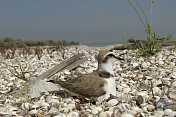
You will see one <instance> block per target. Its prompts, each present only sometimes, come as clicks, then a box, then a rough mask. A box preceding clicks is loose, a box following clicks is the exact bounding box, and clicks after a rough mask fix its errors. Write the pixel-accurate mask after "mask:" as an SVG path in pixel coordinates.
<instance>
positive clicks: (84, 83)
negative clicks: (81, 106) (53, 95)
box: [58, 74, 105, 97]
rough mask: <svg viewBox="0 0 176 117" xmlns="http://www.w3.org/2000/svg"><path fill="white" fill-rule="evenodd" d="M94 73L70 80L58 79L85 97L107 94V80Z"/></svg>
mask: <svg viewBox="0 0 176 117" xmlns="http://www.w3.org/2000/svg"><path fill="white" fill-rule="evenodd" d="M93 75H94V76H92V77H90V75H89V77H88V76H87V75H85V76H82V77H78V78H74V79H72V80H69V81H58V84H59V85H60V86H61V87H63V88H65V89H67V90H69V91H71V92H74V93H76V94H79V95H82V96H85V97H99V96H101V95H103V94H105V91H104V89H103V86H104V83H105V81H104V80H103V79H101V78H100V77H96V75H95V74H93Z"/></svg>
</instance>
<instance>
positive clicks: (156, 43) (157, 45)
mask: <svg viewBox="0 0 176 117" xmlns="http://www.w3.org/2000/svg"><path fill="white" fill-rule="evenodd" d="M127 1H128V3H129V4H130V6H132V8H133V9H134V11H135V12H136V14H137V17H138V19H139V20H140V22H141V23H142V24H143V26H144V27H145V32H146V33H147V40H145V41H141V42H138V41H136V40H135V38H134V37H131V38H130V39H129V40H133V41H134V42H135V44H136V47H137V48H138V49H139V51H138V53H139V54H140V55H142V56H150V55H154V54H155V53H156V52H158V51H160V50H161V47H162V43H163V42H165V41H168V40H170V39H171V38H173V35H171V34H170V35H168V36H166V37H160V36H159V35H157V34H156V33H155V32H153V31H152V11H153V9H152V8H153V4H154V0H151V19H150V24H149V23H148V20H147V16H146V15H145V13H144V11H143V9H142V7H141V6H140V4H139V3H138V1H137V0H135V3H136V5H137V6H138V7H139V9H140V10H141V12H142V14H143V16H144V18H145V22H144V20H143V19H142V17H141V15H140V14H139V12H138V10H137V8H136V7H135V6H134V5H133V4H132V3H131V2H130V0H127Z"/></svg>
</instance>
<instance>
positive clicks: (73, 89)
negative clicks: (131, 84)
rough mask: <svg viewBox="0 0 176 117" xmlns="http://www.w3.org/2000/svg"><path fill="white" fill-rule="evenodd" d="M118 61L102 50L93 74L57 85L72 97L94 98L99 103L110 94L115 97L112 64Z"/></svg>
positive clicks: (112, 55) (59, 82)
mask: <svg viewBox="0 0 176 117" xmlns="http://www.w3.org/2000/svg"><path fill="white" fill-rule="evenodd" d="M116 59H118V60H123V59H122V58H120V57H117V56H116V55H115V53H114V52H112V51H110V50H102V51H100V52H99V55H98V56H97V60H98V69H97V70H96V71H95V72H92V73H89V74H85V75H82V76H80V77H77V78H73V79H71V80H68V81H57V83H58V84H59V85H60V86H61V87H62V88H63V89H64V90H65V91H66V92H68V93H69V94H70V95H72V96H83V97H87V98H96V99H97V100H99V101H103V100H104V99H108V98H109V96H110V94H112V95H116V85H115V76H114V72H113V67H112V64H113V63H114V62H115V61H116Z"/></svg>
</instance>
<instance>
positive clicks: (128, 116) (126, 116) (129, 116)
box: [121, 113, 135, 117]
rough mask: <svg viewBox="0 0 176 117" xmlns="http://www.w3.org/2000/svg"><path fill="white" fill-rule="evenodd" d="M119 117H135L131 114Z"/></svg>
mask: <svg viewBox="0 0 176 117" xmlns="http://www.w3.org/2000/svg"><path fill="white" fill-rule="evenodd" d="M121 117H135V116H134V115H132V114H126V113H124V114H122V115H121Z"/></svg>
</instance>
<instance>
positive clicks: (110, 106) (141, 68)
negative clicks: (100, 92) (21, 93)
mask: <svg viewBox="0 0 176 117" xmlns="http://www.w3.org/2000/svg"><path fill="white" fill-rule="evenodd" d="M78 48H79V49H76V48H74V47H68V48H67V50H66V53H65V57H66V59H68V58H70V57H72V56H74V55H75V54H77V53H83V54H84V55H85V56H86V57H88V61H87V62H84V63H83V64H81V65H80V67H78V68H77V69H74V70H72V71H67V70H64V71H63V72H60V73H57V74H55V75H54V77H55V78H54V79H56V81H57V80H66V79H65V78H66V76H67V75H69V76H73V77H77V76H79V75H81V74H85V73H90V72H92V71H93V70H96V69H97V67H98V64H97V61H96V60H95V58H94V57H95V56H96V55H97V54H98V51H99V50H101V49H103V47H102V48H96V47H95V48H91V49H90V48H87V47H83V48H81V49H80V47H79V46H78ZM114 51H115V50H114ZM44 52H45V53H44V54H43V56H42V58H41V60H38V58H37V57H36V56H34V55H33V54H32V55H30V56H26V57H25V55H24V56H21V57H16V58H14V59H8V60H7V59H4V58H2V57H1V55H0V58H1V62H4V63H6V64H9V65H18V64H24V63H25V61H28V62H29V66H31V67H28V66H27V69H28V70H29V72H30V73H28V74H26V77H29V78H30V79H32V78H33V79H35V76H38V75H40V74H42V73H44V72H45V71H47V70H49V69H51V68H53V67H54V66H55V65H57V64H59V63H62V62H63V61H65V59H63V58H62V56H60V55H61V53H60V52H59V51H54V52H53V55H54V56H53V58H49V57H50V56H49V54H47V51H45V49H44ZM136 52H137V50H118V51H117V52H116V53H117V55H122V57H123V58H124V59H125V61H116V62H115V64H114V65H113V68H114V72H115V76H116V78H115V80H116V83H117V84H116V89H117V92H116V94H117V95H116V96H117V97H118V98H117V99H110V100H109V101H105V102H103V103H101V104H100V103H96V104H95V105H93V104H90V103H88V102H82V101H80V100H78V99H73V98H72V97H64V98H63V97H62V95H60V94H57V93H56V94H55V93H54V94H52V93H49V92H47V93H44V94H43V95H42V96H39V97H38V98H34V99H27V98H26V99H23V100H22V98H21V97H20V98H15V97H14V96H13V95H11V94H13V92H12V93H8V92H10V91H12V90H16V89H17V88H21V87H22V86H23V85H24V84H25V83H26V81H22V80H20V79H18V78H16V77H15V76H12V74H11V73H10V72H9V71H8V70H7V68H4V66H3V65H0V93H1V94H3V95H1V98H2V99H1V100H0V116H1V115H3V114H4V115H5V114H6V116H12V115H13V116H45V115H46V116H53V117H78V116H81V117H82V116H84V117H96V116H100V117H111V116H114V117H115V116H117V117H120V116H121V117H135V116H141V117H147V116H149V115H151V117H154V116H155V117H158V116H168V117H174V116H176V112H175V111H176V102H175V99H176V98H175V97H176V96H175V92H174V89H175V88H176V81H175V79H176V69H175V65H176V51H174V50H170V49H165V48H164V49H162V50H161V52H159V53H157V54H156V55H154V56H151V57H139V56H136V55H137V54H136ZM8 69H10V67H9V68H8ZM18 70H19V69H17V71H18ZM151 81H152V82H154V85H153V88H152V89H153V92H154V97H155V101H154V104H153V103H152V102H153V98H152V93H151V90H150V88H151V87H150V86H151ZM162 83H163V86H162V87H158V85H162ZM46 84H48V83H46ZM164 84H167V85H169V87H168V86H167V85H164ZM46 86H48V85H45V87H42V88H41V90H43V88H46ZM56 87H57V88H58V86H56ZM34 89H35V88H34ZM55 89H56V88H55ZM59 90H60V89H59ZM163 91H165V93H166V95H164V96H163V94H162V92H163ZM31 94H32V92H31ZM168 94H169V95H168ZM54 95H55V96H54ZM136 99H137V100H136ZM21 100H22V101H21ZM15 104H16V105H15ZM75 104H76V106H75ZM136 104H138V105H136ZM8 111H9V112H8Z"/></svg>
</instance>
